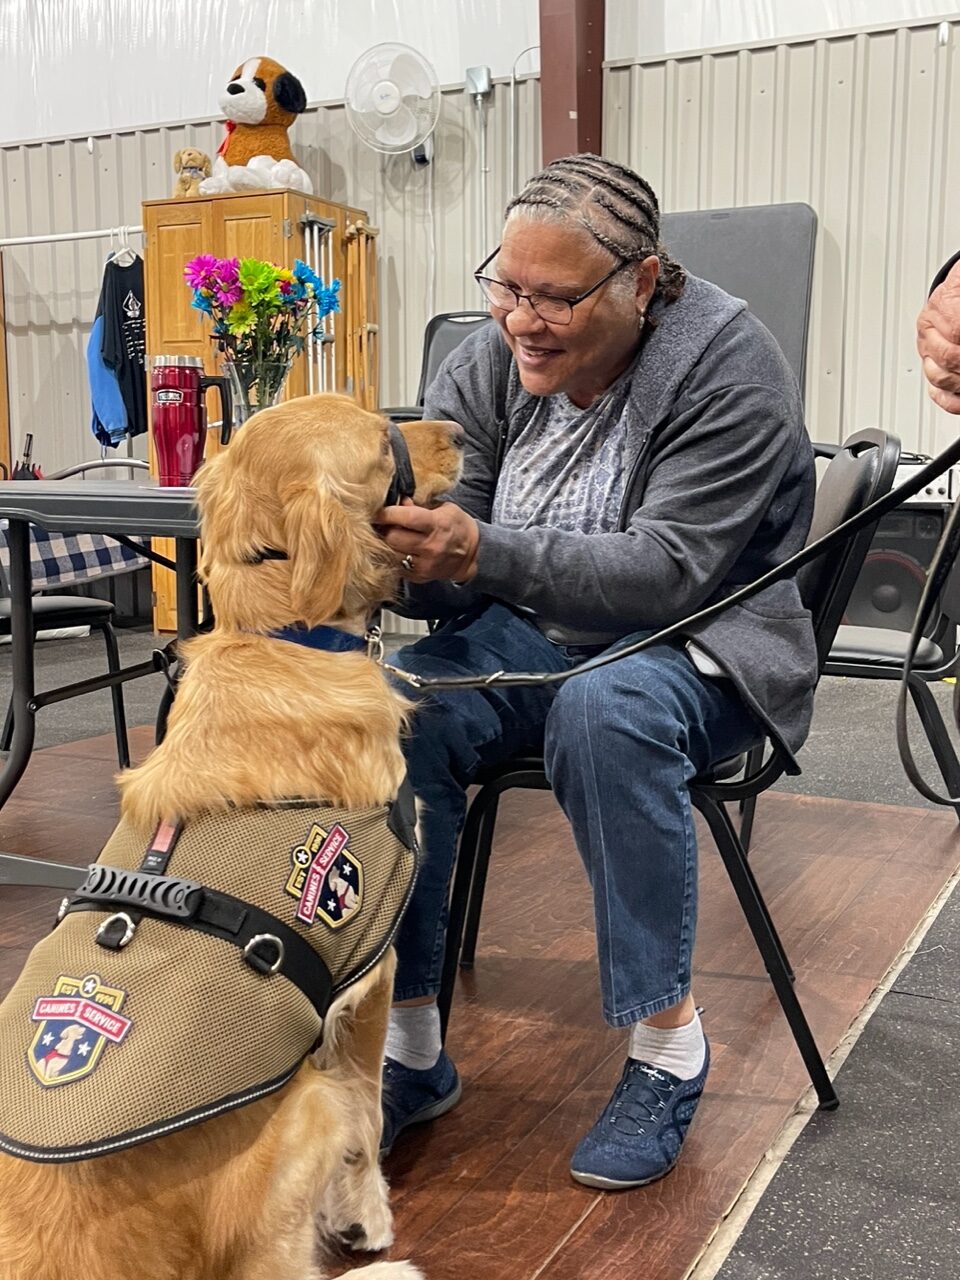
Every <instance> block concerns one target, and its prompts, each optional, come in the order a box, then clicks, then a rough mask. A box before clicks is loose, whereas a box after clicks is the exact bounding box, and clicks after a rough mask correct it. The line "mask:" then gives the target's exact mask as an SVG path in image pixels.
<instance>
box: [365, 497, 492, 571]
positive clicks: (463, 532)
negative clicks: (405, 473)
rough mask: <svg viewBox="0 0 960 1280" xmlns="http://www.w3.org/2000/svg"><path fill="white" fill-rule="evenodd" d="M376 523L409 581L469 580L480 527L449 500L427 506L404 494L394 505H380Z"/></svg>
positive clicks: (474, 566)
mask: <svg viewBox="0 0 960 1280" xmlns="http://www.w3.org/2000/svg"><path fill="white" fill-rule="evenodd" d="M376 525H377V528H378V530H379V532H380V534H381V535H382V537H383V540H384V542H386V544H387V546H388V547H390V548H392V550H394V551H395V552H396V553H397V555H398V556H400V564H401V568H402V570H403V576H404V577H405V578H407V579H408V580H409V581H410V582H437V581H440V582H469V581H470V579H471V578H472V577H473V576H474V575H475V574H476V572H477V565H476V557H477V547H478V546H479V545H480V529H479V527H478V525H477V522H476V520H474V518H473V516H468V515H467V513H466V512H465V511H464V510H463V509H462V508H461V507H458V506H456V505H455V503H453V502H443V503H441V504H440V506H439V507H429V508H428V507H418V506H415V505H414V503H413V502H411V501H410V499H409V498H405V499H404V501H403V502H402V503H401V505H400V506H398V507H384V508H383V510H382V511H381V512H380V513H379V515H378V516H377V520H376Z"/></svg>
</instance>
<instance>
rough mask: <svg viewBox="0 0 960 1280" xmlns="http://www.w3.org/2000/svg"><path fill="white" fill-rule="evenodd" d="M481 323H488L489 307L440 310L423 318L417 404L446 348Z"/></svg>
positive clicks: (435, 373)
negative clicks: (431, 317) (473, 309)
mask: <svg viewBox="0 0 960 1280" xmlns="http://www.w3.org/2000/svg"><path fill="white" fill-rule="evenodd" d="M484 324H490V313H489V311H444V312H441V313H440V315H438V316H434V317H433V319H432V320H430V321H428V322H427V327H426V329H425V330H424V333H423V363H422V364H421V366H420V386H419V387H418V388H417V404H418V405H422V404H423V397H424V395H425V394H426V391H427V387H429V385H430V383H431V382H432V381H433V380H434V378H435V377H436V376H437V370H438V369H439V368H440V366H441V365H442V364H443V362H444V360H446V358H447V356H448V355H449V354H450V352H451V351H453V350H454V349H455V348H456V347H459V345H460V343H461V342H463V340H464V338H469V337H470V335H471V333H473V332H474V331H475V330H477V329H479V328H480V326H481V325H484Z"/></svg>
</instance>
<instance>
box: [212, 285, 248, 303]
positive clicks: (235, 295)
mask: <svg viewBox="0 0 960 1280" xmlns="http://www.w3.org/2000/svg"><path fill="white" fill-rule="evenodd" d="M214 292H215V293H216V295H217V301H218V302H219V303H220V305H221V306H222V307H232V306H233V304H234V303H235V302H239V301H240V299H241V298H242V297H243V290H242V289H241V287H240V285H239V284H234V285H232V286H231V287H230V288H229V289H224V288H223V287H222V286H221V285H217V287H216V289H215V290H214Z"/></svg>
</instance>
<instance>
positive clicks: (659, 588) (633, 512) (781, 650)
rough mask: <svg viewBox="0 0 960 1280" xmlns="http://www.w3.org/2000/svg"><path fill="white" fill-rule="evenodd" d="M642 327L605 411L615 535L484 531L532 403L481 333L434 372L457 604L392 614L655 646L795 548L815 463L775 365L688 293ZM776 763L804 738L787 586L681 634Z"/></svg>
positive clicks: (810, 665)
mask: <svg viewBox="0 0 960 1280" xmlns="http://www.w3.org/2000/svg"><path fill="white" fill-rule="evenodd" d="M654 312H655V314H656V315H657V317H658V320H659V323H658V325H657V327H656V328H655V329H653V330H651V331H648V333H647V336H646V338H645V340H644V342H643V344H642V347H641V349H640V352H639V355H638V357H637V358H636V360H635V361H634V362H633V364H632V365H631V367H630V368H629V369H627V371H626V372H625V373H624V374H622V375H621V377H620V378H619V379H618V381H617V383H616V384H615V386H614V388H613V394H612V395H610V396H609V398H608V402H607V404H606V406H605V415H606V416H607V420H608V421H609V422H611V423H613V422H616V421H618V419H619V418H620V415H621V413H622V412H623V411H624V409H626V412H627V413H628V415H629V425H628V436H627V446H626V448H627V457H626V458H625V472H626V476H627V480H626V484H625V490H624V500H623V506H622V509H621V512H620V520H619V525H618V529H619V531H618V532H614V533H595V534H583V533H575V532H566V531H564V530H562V529H555V528H530V529H506V528H503V527H502V526H498V525H494V524H491V523H490V513H491V507H492V502H493V495H494V491H495V489H496V482H497V475H498V472H499V467H500V461H501V458H502V456H503V452H504V450H506V449H509V448H510V443H511V440H513V439H515V438H516V435H517V433H518V432H519V431H520V430H521V429H522V428H523V426H524V425H525V423H526V422H527V421H528V420H529V417H530V415H531V414H532V412H533V410H534V408H535V407H536V397H535V396H532V395H530V393H529V392H527V391H525V390H524V389H523V387H522V385H521V383H520V379H519V375H518V372H517V368H516V364H515V362H514V360H513V356H512V355H511V353H510V349H509V347H508V346H507V345H506V343H505V341H504V340H503V337H502V335H501V334H500V331H499V329H498V328H497V327H496V326H495V325H493V324H491V325H488V326H485V327H484V328H482V329H480V330H478V331H477V332H475V333H474V334H472V335H471V337H469V338H467V339H466V340H465V341H464V342H463V343H462V344H461V345H460V346H459V347H457V348H456V350H455V351H453V352H452V353H451V355H450V356H448V357H447V359H446V361H445V362H444V363H443V365H442V366H441V368H440V371H439V372H438V374H437V377H436V379H435V380H434V382H433V384H432V385H431V386H430V388H429V389H428V391H427V394H426V399H425V404H424V417H425V418H444V419H449V420H452V421H455V422H459V423H460V424H461V426H463V427H464V429H465V431H466V436H467V447H466V458H465V467H464V475H463V479H462V480H461V482H460V484H459V485H458V486H457V488H456V490H455V491H454V492H453V493H452V494H451V498H452V500H453V501H454V502H456V503H458V504H459V505H460V506H461V507H463V508H464V510H466V511H468V512H469V513H470V514H471V515H473V516H474V517H475V518H476V519H477V520H478V521H479V522H480V546H479V551H478V557H477V574H476V577H475V578H474V580H473V581H472V583H471V584H470V585H469V587H466V588H463V589H460V588H456V587H453V586H452V585H451V584H449V583H430V584H428V585H427V586H425V587H410V588H408V591H407V596H406V599H405V601H404V602H403V605H402V606H401V608H402V611H403V612H405V613H410V614H412V615H414V616H420V617H448V616H451V615H452V614H455V613H461V612H463V611H464V610H465V609H466V608H467V607H470V606H471V605H473V604H475V603H477V601H478V599H480V598H481V597H483V596H488V597H494V598H496V599H499V600H503V601H505V602H507V603H508V604H511V605H514V606H517V607H519V608H522V609H526V610H528V611H529V612H530V613H531V614H532V615H534V616H535V620H536V622H537V625H538V626H540V628H541V629H542V630H543V631H544V633H545V634H546V635H547V636H549V637H550V639H552V640H555V641H556V642H557V643H560V644H604V645H606V644H611V643H613V642H614V641H616V640H618V639H620V638H621V637H623V636H626V635H629V634H631V633H633V632H636V631H642V630H647V629H654V630H655V629H659V628H661V627H665V626H668V625H669V624H671V623H673V622H677V621H679V620H680V619H682V618H684V617H686V616H688V615H689V614H692V613H694V612H696V611H697V610H698V609H701V608H703V607H704V606H705V605H707V604H710V603H712V602H713V601H715V600H719V599H722V598H723V597H725V596H727V595H730V594H731V592H733V591H734V590H736V589H737V588H738V587H740V586H742V585H744V584H745V583H748V582H752V581H753V580H754V579H755V578H758V577H759V576H760V575H761V574H763V573H765V572H766V571H767V570H768V569H771V568H773V567H775V566H776V565H778V564H781V563H782V562H783V561H784V560H786V559H787V558H788V557H789V556H791V555H793V554H794V552H796V551H799V550H800V549H801V547H802V546H803V544H804V541H805V539H806V535H807V532H808V530H809V527H810V519H811V515H812V512H813V497H814V489H815V472H814V463H813V451H812V448H811V445H810V440H809V437H808V436H807V433H806V429H805V427H804V423H803V410H802V406H801V402H800V393H799V389H798V387H797V382H796V378H795V377H794V375H793V373H792V371H791V369H790V367H789V365H788V364H787V362H786V360H785V359H784V357H783V355H782V354H781V352H780V349H779V347H778V346H777V345H776V342H775V341H774V339H773V338H772V336H771V335H770V333H769V332H768V331H767V330H766V329H765V328H764V327H763V325H762V324H761V323H760V322H759V321H758V320H757V319H756V317H755V316H753V315H752V314H751V313H750V312H749V311H748V310H747V306H746V303H745V302H743V301H742V300H740V299H739V298H732V297H730V295H729V294H726V293H724V292H723V291H722V290H721V289H718V288H716V286H714V285H712V284H709V283H708V282H707V281H705V280H700V279H697V278H696V277H694V276H690V277H688V279H687V285H686V288H685V290H684V292H683V294H682V296H681V297H680V298H679V299H678V300H677V301H676V302H674V303H672V304H671V305H669V306H663V305H656V304H655V308H654ZM687 635H688V637H689V638H694V637H695V638H696V643H697V645H698V647H699V648H700V649H701V650H703V651H704V652H706V653H707V654H708V655H709V656H710V657H711V658H713V659H714V661H715V662H716V663H717V664H718V666H719V667H720V668H721V669H722V670H723V671H724V672H725V673H726V674H727V675H728V676H729V677H730V678H731V679H732V680H733V681H734V682H735V684H736V686H737V688H738V689H739V691H740V693H741V695H742V697H743V699H744V701H745V702H746V704H747V705H748V706H749V707H750V708H751V710H752V711H753V712H754V714H755V715H757V716H758V717H759V718H760V719H761V720H762V721H763V722H764V723H765V724H766V726H767V728H768V730H769V732H770V733H771V735H772V736H773V738H774V739H775V740H776V741H777V742H779V743H780V744H781V745H782V746H784V747H785V748H786V749H787V751H788V752H793V751H795V750H796V749H797V748H798V747H799V746H800V745H801V743H802V742H803V740H804V738H805V737H806V734H807V730H808V728H809V724H810V714H811V710H812V703H813V688H814V685H815V683H816V677H817V655H816V647H815V644H814V637H813V629H812V627H811V624H810V615H809V613H808V611H807V610H806V609H804V607H803V605H802V604H801V602H800V596H799V592H798V590H797V586H796V582H795V581H794V580H793V579H790V580H788V581H786V582H780V583H777V584H775V585H774V586H772V587H769V588H767V589H766V590H765V591H763V592H762V593H761V594H759V595H757V596H754V598H753V599H752V600H749V601H747V602H746V603H745V604H742V605H737V606H735V607H734V608H732V609H729V610H727V611H726V612H725V613H723V614H721V615H720V616H719V617H718V618H716V619H714V620H713V621H712V622H709V623H707V624H706V625H704V626H701V627H699V628H696V629H694V628H691V629H690V631H689V632H688V633H687Z"/></svg>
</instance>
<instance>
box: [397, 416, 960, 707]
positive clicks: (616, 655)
mask: <svg viewBox="0 0 960 1280" xmlns="http://www.w3.org/2000/svg"><path fill="white" fill-rule="evenodd" d="M958 461H960V437H958V438H957V439H956V440H955V441H954V442H953V443H952V444H951V445H948V446H947V448H946V449H944V450H943V452H942V453H940V454H938V455H937V457H936V458H934V459H933V461H932V462H928V463H927V465H926V466H924V467H921V468H920V470H919V471H918V472H917V473H916V475H914V476H912V477H911V478H910V479H909V480H906V481H904V483H903V484H901V485H899V486H898V487H897V488H896V489H891V490H890V492H889V493H888V494H886V495H885V496H884V497H883V498H878V499H877V501H876V502H872V503H871V504H870V506H869V507H864V509H863V510H862V511H860V512H859V513H858V514H857V515H855V516H851V518H850V519H849V520H845V521H844V523H843V524H841V525H837V527H836V529H833V530H831V532H830V533H828V534H826V535H825V536H824V537H823V538H820V539H818V541H816V542H811V543H810V544H809V546H806V547H804V548H803V550H802V551H798V552H797V554H796V555H795V556H791V557H790V559H789V560H785V561H784V562H783V564H781V565H778V566H777V568H776V569H771V570H770V571H769V572H768V573H765V574H764V575H763V576H762V577H761V578H757V580H756V581H755V582H750V583H748V584H747V585H746V586H745V587H741V588H740V589H739V590H738V591H735V592H734V593H733V594H732V595H730V596H727V597H726V599H724V600H718V601H717V602H716V603H715V604H712V605H709V606H708V607H707V608H705V609H701V610H700V611H699V612H698V613H692V614H691V615H690V616H689V617H688V618H681V620H680V621H679V622H674V623H671V625H670V626H669V627H664V628H663V629H662V630H660V631H657V632H656V633H655V634H654V635H651V636H647V637H646V639H644V640H636V641H634V643H633V644H629V645H626V646H625V647H624V648H622V649H616V650H614V651H612V652H610V651H608V652H606V653H601V654H598V655H597V656H596V657H595V658H588V659H587V660H586V661H585V662H581V663H579V665H577V666H575V667H571V668H570V670H569V671H494V672H492V673H491V674H490V675H484V676H446V677H445V676H418V675H414V674H412V673H411V672H409V671H401V670H400V669H399V668H398V667H392V666H390V665H389V664H388V663H384V664H383V665H384V668H385V670H387V671H389V672H390V674H391V675H394V676H396V677H397V679H398V680H402V681H403V682H404V683H405V684H408V685H410V686H411V687H412V688H414V689H418V690H420V689H423V690H430V689H485V688H487V687H488V686H491V685H497V686H507V687H513V686H516V685H536V686H540V685H547V684H562V683H563V682H564V681H566V680H572V679H573V678H574V677H575V676H581V675H586V673H587V672H588V671H596V670H598V669H599V668H600V667H605V666H607V665H608V664H609V663H611V662H619V661H620V659H621V658H629V657H632V656H633V654H635V653H643V651H644V650H645V649H651V648H653V646H654V645H658V644H663V643H664V641H666V640H672V639H673V638H674V637H675V636H678V635H680V634H681V633H683V632H685V631H689V630H691V629H692V628H693V627H695V626H699V625H700V624H701V623H704V622H709V621H711V619H713V618H716V617H717V616H718V615H719V614H721V613H724V612H725V611H726V610H727V609H730V608H732V607H733V606H734V605H736V604H740V603H741V602H742V601H744V600H749V599H750V598H751V597H752V596H755V595H757V594H758V593H759V592H761V591H763V590H764V589H765V588H766V587H769V586H772V585H773V583H775V582H781V581H782V580H783V579H784V578H790V577H792V576H793V575H794V574H795V573H796V572H797V570H798V569H801V568H803V566H804V565H805V564H809V563H810V561H811V560H816V559H817V557H818V556H822V555H823V553H824V552H825V551H829V550H830V549H831V548H832V547H835V546H837V544H838V543H841V542H845V541H846V540H847V539H848V538H851V537H852V536H853V535H854V534H855V533H859V532H860V530H861V529H865V528H867V527H868V526H869V525H872V524H876V523H877V522H878V521H879V520H881V519H882V518H883V516H885V515H886V514H887V512H889V511H893V510H894V509H895V508H896V507H899V506H900V505H901V503H902V502H903V501H904V500H905V499H906V498H912V497H913V496H914V494H917V493H919V492H920V490H921V489H923V488H924V487H925V486H926V485H928V484H929V483H930V481H931V480H933V479H935V478H936V477H937V476H938V475H940V474H941V473H942V472H944V471H946V470H947V469H948V468H949V467H952V466H953V465H954V463H956V462H958ZM955 512H956V508H954V515H955ZM954 515H951V521H950V524H951V525H952V524H953V523H954ZM945 545H946V530H945V531H944V538H943V539H942V540H941V545H940V547H938V549H937V554H936V556H935V557H934V561H933V563H932V564H931V566H930V570H929V575H930V576H929V579H928V584H927V585H928V592H929V585H930V582H931V581H932V580H933V577H934V573H935V571H936V573H937V574H940V573H941V564H942V562H943V560H944V557H943V555H942V551H943V549H944V547H945ZM946 564H947V568H946V570H945V571H943V576H946V572H948V571H949V562H946ZM928 592H925V593H924V595H925V597H926V596H927V594H928ZM930 598H931V599H936V596H935V595H932V594H931V596H930ZM922 626H923V623H922V621H921V624H920V629H921V630H922ZM911 638H912V637H911ZM915 654H916V645H914V646H913V649H912V651H911V653H910V659H911V661H912V660H913V657H914V656H915Z"/></svg>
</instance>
